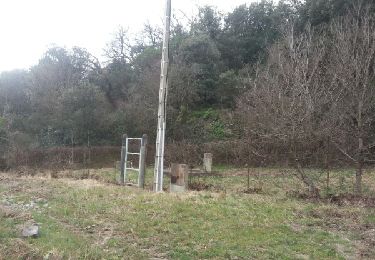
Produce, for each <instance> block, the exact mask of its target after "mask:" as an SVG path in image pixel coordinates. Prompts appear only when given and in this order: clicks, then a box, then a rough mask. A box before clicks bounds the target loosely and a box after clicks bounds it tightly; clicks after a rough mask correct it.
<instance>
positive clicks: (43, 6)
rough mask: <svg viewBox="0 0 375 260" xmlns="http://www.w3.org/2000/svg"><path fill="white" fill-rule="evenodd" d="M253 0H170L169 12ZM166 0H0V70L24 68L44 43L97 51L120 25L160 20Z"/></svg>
mask: <svg viewBox="0 0 375 260" xmlns="http://www.w3.org/2000/svg"><path fill="white" fill-rule="evenodd" d="M256 1H257V0H172V6H173V9H174V12H175V13H176V14H177V15H180V12H179V10H182V11H183V12H184V13H186V14H187V15H191V14H192V13H195V12H196V9H197V6H202V5H212V6H217V7H218V10H220V11H223V12H226V11H231V10H233V9H234V8H235V7H236V6H238V5H240V4H244V3H251V2H256ZM164 3H165V0H0V71H4V70H12V69H16V68H29V67H30V66H31V65H34V64H36V63H37V62H38V60H39V58H41V56H42V54H43V53H44V52H45V51H46V49H47V48H48V46H51V44H56V45H58V46H64V47H68V48H71V47H73V46H79V47H83V48H86V49H87V50H88V51H89V52H91V53H92V54H94V55H95V56H97V57H98V58H100V57H101V55H102V54H103V52H102V50H103V48H104V47H105V45H106V43H107V42H108V41H110V39H111V37H112V34H113V33H114V32H115V31H116V28H118V27H119V26H120V25H121V26H124V28H129V30H130V32H131V33H136V32H139V31H140V30H142V28H143V24H144V23H145V22H146V21H150V22H151V24H153V23H156V24H161V23H162V17H163V12H164Z"/></svg>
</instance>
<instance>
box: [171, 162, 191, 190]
mask: <svg viewBox="0 0 375 260" xmlns="http://www.w3.org/2000/svg"><path fill="white" fill-rule="evenodd" d="M188 180H189V168H188V166H187V165H186V164H177V163H173V164H172V166H171V184H170V192H185V191H186V190H187V188H188Z"/></svg>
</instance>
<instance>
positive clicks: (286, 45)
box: [238, 25, 330, 196]
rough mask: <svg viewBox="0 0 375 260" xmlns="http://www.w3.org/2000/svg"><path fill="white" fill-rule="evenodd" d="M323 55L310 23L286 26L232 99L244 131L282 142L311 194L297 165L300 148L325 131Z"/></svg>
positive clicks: (312, 187) (308, 180)
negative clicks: (301, 27)
mask: <svg viewBox="0 0 375 260" xmlns="http://www.w3.org/2000/svg"><path fill="white" fill-rule="evenodd" d="M325 56H326V44H325V37H322V36H319V37H317V36H316V35H315V34H314V32H313V31H312V30H311V29H310V28H307V30H306V32H305V33H303V34H302V35H300V36H298V37H296V36H295V35H294V30H293V25H291V26H290V27H289V30H288V31H287V33H286V34H285V37H284V39H283V41H281V42H280V43H278V44H276V45H274V46H273V47H272V48H271V49H270V51H269V59H268V62H267V64H266V65H265V67H263V68H261V69H257V70H256V72H257V73H256V77H255V79H254V80H253V82H252V83H251V87H250V89H249V91H248V92H247V93H246V94H245V95H244V96H243V97H241V98H240V99H239V103H238V107H239V111H240V113H241V114H242V116H244V117H245V118H244V121H245V122H246V126H245V130H246V132H247V134H248V135H249V136H252V138H255V139H258V140H261V139H265V140H269V141H271V142H274V143H283V144H284V146H285V148H286V149H287V151H286V152H287V153H288V154H289V157H290V159H291V160H292V161H293V165H294V166H295V168H296V170H297V173H298V177H300V179H301V180H302V181H303V182H304V183H305V184H306V185H307V187H308V188H309V190H310V193H311V194H312V195H314V196H317V195H318V188H317V186H316V185H315V184H314V182H313V180H312V179H311V178H310V177H309V176H308V175H307V174H306V173H305V172H304V170H303V165H302V164H303V161H304V159H305V158H304V153H302V152H301V147H304V145H306V144H312V143H314V142H316V141H317V140H323V139H324V138H323V136H325V135H326V133H325V130H324V128H323V127H322V124H323V123H324V117H323V116H322V115H323V111H322V108H323V107H324V106H325V105H326V104H328V103H329V102H330V100H329V96H328V95H327V93H328V92H329V91H330V90H329V86H328V87H327V86H326V84H325V83H326V82H325V80H326V78H325V63H324V61H325Z"/></svg>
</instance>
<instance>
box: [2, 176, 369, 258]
mask: <svg viewBox="0 0 375 260" xmlns="http://www.w3.org/2000/svg"><path fill="white" fill-rule="evenodd" d="M252 171H253V175H252V177H251V185H252V186H256V185H257V186H262V191H261V192H260V193H259V194H244V193H243V192H242V190H243V189H245V188H246V183H247V176H246V175H241V174H240V175H235V174H233V172H226V171H225V170H223V175H224V178H218V177H207V178H204V179H200V180H198V181H205V182H207V183H211V184H212V185H214V186H215V187H216V189H217V190H215V189H214V190H211V191H210V190H209V191H204V192H189V193H186V194H178V195H176V194H169V193H161V194H154V193H151V192H149V191H141V190H138V189H136V188H131V187H121V186H116V185H112V184H110V183H112V182H115V172H114V170H112V169H105V170H102V171H101V172H100V171H94V170H92V174H93V176H97V175H98V176H99V177H95V178H96V179H98V180H99V182H94V181H90V180H89V181H86V180H76V181H74V180H69V181H68V180H65V179H56V180H55V179H50V180H47V179H34V180H32V181H30V180H25V179H16V182H17V186H16V188H14V186H12V187H13V188H12V190H9V189H7V182H6V181H3V182H1V183H0V201H1V198H2V197H9V196H12V197H14V198H16V200H20V198H22V200H23V201H25V203H27V202H28V201H30V200H31V199H32V198H37V197H41V196H42V197H46V199H47V200H48V206H49V207H47V208H43V209H42V210H40V209H34V210H31V211H30V214H31V217H32V219H33V220H34V221H36V222H38V223H40V225H41V234H40V237H39V238H37V239H26V240H25V239H23V240H22V243H23V246H24V247H23V248H24V250H25V252H26V253H25V254H23V255H22V256H23V257H24V256H31V259H33V258H34V259H39V258H38V257H40V256H45V255H47V254H52V255H54V256H56V257H61V258H64V259H69V258H71V259H123V258H127V259H149V258H153V257H154V258H165V259H304V258H310V259H346V258H348V257H355V256H357V255H358V250H359V249H358V248H357V245H358V240H359V239H361V233H358V232H360V227H366V226H367V227H368V228H370V227H374V226H375V214H374V210H373V209H370V208H364V207H360V206H357V205H352V206H349V205H348V206H345V207H338V206H334V205H329V204H323V203H312V202H306V201H303V200H298V199H294V198H291V197H289V196H287V190H288V189H292V187H294V188H297V189H303V186H302V185H300V184H299V183H298V181H297V180H295V179H294V178H293V176H292V175H276V173H279V172H280V170H277V169H252ZM256 171H259V172H261V173H262V174H261V177H257V174H256ZM348 178H350V176H349V175H348ZM335 181H336V180H335V177H333V183H335ZM166 182H167V181H166ZM108 183H109V184H108ZM151 183H152V169H149V170H148V174H147V186H150V185H151ZM369 183H371V182H369ZM12 185H14V184H12ZM41 185H42V186H43V189H40V187H41ZM333 186H335V185H333ZM217 187H219V188H217ZM0 212H1V208H0ZM0 216H1V214H0ZM25 220H26V219H23V218H21V219H18V218H16V217H5V216H1V218H0V259H17V258H19V255H16V254H15V253H14V252H15V251H14V250H12V244H14V241H15V240H17V239H18V238H19V225H20V224H22V223H23V222H24V221H25ZM335 227H336V228H335ZM361 250H364V249H363V247H361ZM366 250H367V251H366V252H369V254H371V253H373V251H371V250H372V249H371V248H368V249H366Z"/></svg>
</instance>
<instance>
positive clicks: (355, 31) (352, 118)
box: [330, 7, 375, 194]
mask: <svg viewBox="0 0 375 260" xmlns="http://www.w3.org/2000/svg"><path fill="white" fill-rule="evenodd" d="M330 34H331V35H332V45H331V46H332V51H331V56H330V61H331V69H330V71H331V73H332V75H331V77H332V80H333V82H334V84H335V85H336V88H337V90H338V93H337V96H338V97H339V99H338V102H337V103H336V104H335V106H334V108H333V110H332V112H333V116H332V120H333V122H332V123H331V125H332V127H333V128H332V133H333V137H332V141H333V142H334V145H335V147H336V148H337V149H338V150H339V151H340V152H341V153H342V154H344V155H345V156H346V157H347V158H349V160H350V161H351V162H352V163H353V164H354V165H356V184H355V191H356V193H357V194H361V193H362V174H363V167H364V165H365V164H366V162H368V161H369V160H370V157H371V153H370V149H371V146H372V145H373V142H374V139H371V130H372V127H373V125H374V116H373V111H374V110H373V109H374V105H375V86H374V79H375V78H374V72H375V71H374V69H375V68H374V58H375V19H374V16H373V15H370V13H369V11H368V10H365V9H361V8H360V7H358V8H357V9H356V11H355V12H353V13H352V14H351V15H349V16H347V17H345V18H342V19H339V20H337V21H335V22H333V23H332V25H331V27H330Z"/></svg>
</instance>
